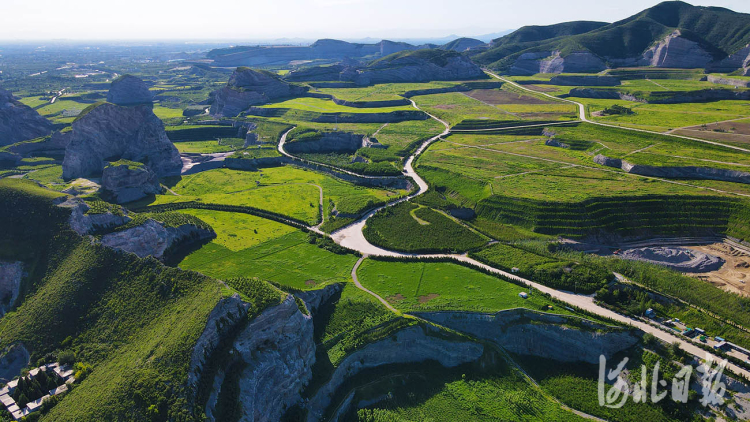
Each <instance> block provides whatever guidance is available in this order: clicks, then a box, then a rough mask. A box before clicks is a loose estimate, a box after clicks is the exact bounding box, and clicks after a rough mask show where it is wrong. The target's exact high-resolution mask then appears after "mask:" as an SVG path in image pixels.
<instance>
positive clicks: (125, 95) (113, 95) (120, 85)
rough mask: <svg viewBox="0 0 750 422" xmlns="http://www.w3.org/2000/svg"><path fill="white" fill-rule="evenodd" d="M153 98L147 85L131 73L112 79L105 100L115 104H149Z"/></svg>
mask: <svg viewBox="0 0 750 422" xmlns="http://www.w3.org/2000/svg"><path fill="white" fill-rule="evenodd" d="M153 98H154V96H153V94H152V93H151V92H150V91H149V90H148V85H146V83H145V82H143V81H142V80H141V79H139V78H136V77H135V76H132V75H123V76H120V77H119V78H117V79H115V80H114V81H112V85H111V86H110V88H109V92H108V93H107V102H110V103H113V104H117V105H136V104H151V102H152V101H153Z"/></svg>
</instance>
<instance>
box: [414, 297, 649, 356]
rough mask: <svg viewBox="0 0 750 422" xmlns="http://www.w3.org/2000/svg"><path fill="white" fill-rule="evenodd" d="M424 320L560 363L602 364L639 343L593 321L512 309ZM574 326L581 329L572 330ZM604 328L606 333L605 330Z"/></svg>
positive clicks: (441, 314) (428, 316) (630, 335)
mask: <svg viewBox="0 0 750 422" xmlns="http://www.w3.org/2000/svg"><path fill="white" fill-rule="evenodd" d="M418 315H419V316H420V317H422V318H424V319H426V320H428V321H433V322H435V323H437V324H440V325H443V326H445V327H448V328H451V329H454V330H457V331H461V332H464V333H467V334H469V335H472V336H476V337H478V338H481V339H485V340H490V341H492V342H494V343H496V344H498V345H499V346H501V347H503V348H505V349H506V350H508V351H510V352H513V353H518V354H522V355H531V356H538V357H543V358H549V359H555V360H557V361H560V362H579V361H582V362H588V363H598V362H599V355H602V354H603V355H604V356H606V357H612V356H613V355H614V354H616V353H617V352H620V351H622V350H625V349H627V348H629V347H631V346H633V345H634V344H636V343H638V341H639V336H638V335H635V334H633V333H632V332H630V331H627V330H624V329H619V328H607V327H605V326H602V325H600V324H596V323H593V322H590V321H586V320H582V319H577V318H566V317H563V316H559V315H552V314H543V313H538V312H534V311H529V310H526V309H511V310H507V311H501V312H498V313H495V314H485V313H474V312H428V313H420V314H418ZM571 325H575V326H578V327H580V329H577V328H571ZM602 328H603V329H604V330H602Z"/></svg>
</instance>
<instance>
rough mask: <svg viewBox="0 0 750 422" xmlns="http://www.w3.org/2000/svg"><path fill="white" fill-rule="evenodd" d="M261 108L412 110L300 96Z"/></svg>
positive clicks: (332, 110)
mask: <svg viewBox="0 0 750 422" xmlns="http://www.w3.org/2000/svg"><path fill="white" fill-rule="evenodd" d="M261 107H262V108H283V109H295V110H300V111H310V112H315V113H354V114H357V113H390V112H393V111H403V110H414V108H412V107H411V106H398V107H375V108H359V107H347V106H340V105H338V104H336V103H334V102H333V101H332V100H326V99H322V98H312V97H301V98H294V99H291V100H284V101H278V102H274V103H269V104H266V105H263V106H261Z"/></svg>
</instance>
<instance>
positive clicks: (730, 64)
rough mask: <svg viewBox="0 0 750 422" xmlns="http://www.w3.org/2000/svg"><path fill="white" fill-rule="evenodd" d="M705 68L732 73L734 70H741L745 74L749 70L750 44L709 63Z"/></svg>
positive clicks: (711, 70)
mask: <svg viewBox="0 0 750 422" xmlns="http://www.w3.org/2000/svg"><path fill="white" fill-rule="evenodd" d="M707 70H708V71H710V72H718V73H732V72H734V71H736V70H742V73H743V74H744V75H747V72H748V71H750V45H746V46H745V47H744V48H742V49H740V50H739V51H737V52H735V53H733V54H730V55H729V56H727V57H726V58H724V59H722V60H719V61H718V62H714V63H711V64H710V65H709V66H708V69H707Z"/></svg>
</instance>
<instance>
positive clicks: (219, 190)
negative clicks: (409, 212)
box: [137, 166, 403, 223]
mask: <svg viewBox="0 0 750 422" xmlns="http://www.w3.org/2000/svg"><path fill="white" fill-rule="evenodd" d="M318 186H320V187H321V188H322V189H323V203H324V204H328V203H329V202H330V201H333V202H334V203H336V202H338V201H339V200H340V199H341V198H344V197H347V198H350V197H362V198H363V201H362V203H363V204H366V203H367V201H369V200H373V201H375V202H379V201H383V200H386V199H388V198H390V197H393V196H399V195H401V194H403V191H389V190H384V189H375V188H366V187H362V186H356V185H353V184H350V183H346V182H343V181H340V180H338V179H335V178H333V177H331V176H328V175H325V174H323V173H317V172H313V171H308V170H302V169H299V168H296V167H291V166H284V167H273V168H266V169H263V170H262V171H259V172H249V171H240V170H230V169H216V170H209V171H205V172H201V173H196V174H193V175H189V176H184V177H182V178H181V179H180V180H179V182H177V183H176V184H175V185H174V186H173V187H172V190H173V191H174V192H176V193H177V194H178V195H179V196H177V195H171V194H168V195H157V196H156V198H155V199H151V200H148V201H146V202H143V203H140V204H137V205H147V204H148V205H159V204H168V203H177V202H190V201H198V202H202V203H210V204H227V205H246V206H253V207H256V208H260V209H264V210H269V211H273V212H277V213H280V214H283V215H288V216H291V217H294V218H298V219H300V220H303V221H308V222H310V223H317V222H318V221H319V219H320V211H319V202H320V190H319V189H318ZM326 218H328V217H326Z"/></svg>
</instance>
